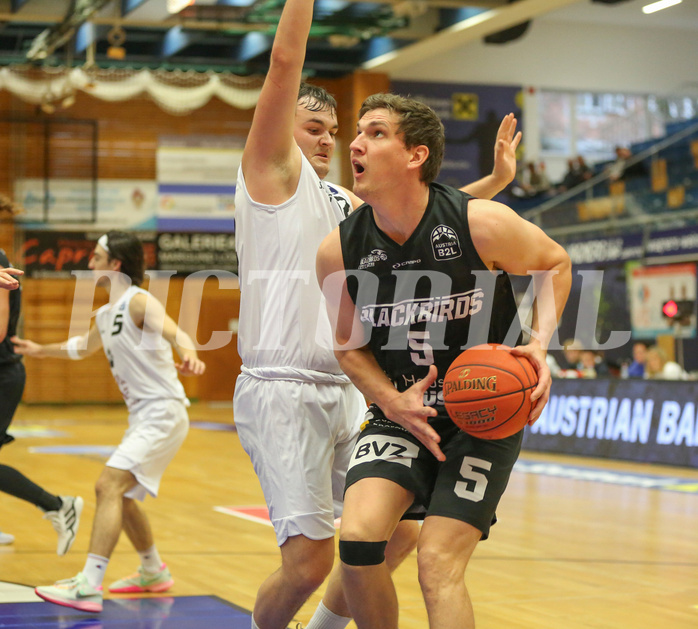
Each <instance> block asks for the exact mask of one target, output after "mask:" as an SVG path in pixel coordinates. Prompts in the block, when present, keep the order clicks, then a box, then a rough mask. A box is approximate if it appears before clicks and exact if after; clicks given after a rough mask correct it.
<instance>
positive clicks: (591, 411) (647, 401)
mask: <svg viewBox="0 0 698 629" xmlns="http://www.w3.org/2000/svg"><path fill="white" fill-rule="evenodd" d="M695 388H696V385H695V383H693V382H672V381H666V380H618V379H596V380H591V379H580V380H554V381H553V386H552V390H551V396H550V401H549V402H548V405H547V406H546V407H545V409H544V410H543V414H542V415H541V417H540V418H539V419H538V421H537V422H536V423H535V424H534V425H533V426H529V427H527V428H526V429H525V431H524V448H526V449H528V450H535V451H541V452H558V453H561V454H578V455H584V456H592V457H600V458H608V459H623V460H628V461H640V462H645V463H661V464H666V465H682V466H686V467H695V468H698V448H696V446H698V417H697V413H698V409H697V408H696V396H695Z"/></svg>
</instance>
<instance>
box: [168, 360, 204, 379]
mask: <svg viewBox="0 0 698 629" xmlns="http://www.w3.org/2000/svg"><path fill="white" fill-rule="evenodd" d="M175 367H176V368H177V371H179V373H181V374H182V375H183V376H200V375H202V374H203V373H204V372H205V371H206V364H205V363H204V361H202V360H200V359H198V358H194V357H193V356H185V357H184V358H182V362H181V363H175Z"/></svg>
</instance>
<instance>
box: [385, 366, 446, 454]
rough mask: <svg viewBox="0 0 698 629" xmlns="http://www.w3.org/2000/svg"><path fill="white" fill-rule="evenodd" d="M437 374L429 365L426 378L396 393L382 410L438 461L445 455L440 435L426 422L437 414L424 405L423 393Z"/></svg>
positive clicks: (433, 409) (434, 367)
mask: <svg viewBox="0 0 698 629" xmlns="http://www.w3.org/2000/svg"><path fill="white" fill-rule="evenodd" d="M437 375H438V370H437V369H436V366H435V365H431V366H430V367H429V373H428V375H427V377H426V378H424V379H423V380H419V381H418V382H415V383H414V384H413V385H412V386H411V387H410V388H409V389H407V390H406V391H403V392H402V393H398V394H397V395H396V396H395V397H394V398H393V399H392V400H390V402H389V403H388V404H387V406H388V408H383V409H382V410H383V412H384V413H385V416H386V417H387V418H388V419H389V420H391V421H394V422H395V423H396V424H400V426H402V427H403V428H405V429H406V430H409V431H410V432H411V433H412V434H413V435H414V436H415V437H417V439H419V440H420V441H421V442H422V443H423V444H424V445H425V446H426V447H427V448H428V449H429V451H430V452H431V453H432V454H433V455H434V456H435V457H436V458H437V459H438V460H439V461H445V460H446V457H445V456H444V453H443V452H441V448H440V447H439V441H441V437H439V434H438V433H437V432H436V431H435V430H434V429H433V428H432V427H431V426H430V425H429V423H428V419H429V418H430V417H434V416H435V415H436V414H437V413H436V409H435V408H432V407H430V406H424V393H425V392H426V390H427V389H428V388H429V387H430V386H431V385H432V384H433V383H434V381H435V380H436V376H437Z"/></svg>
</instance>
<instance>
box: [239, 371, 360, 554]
mask: <svg viewBox="0 0 698 629" xmlns="http://www.w3.org/2000/svg"><path fill="white" fill-rule="evenodd" d="M365 412H366V402H365V401H364V398H363V396H362V395H361V394H360V393H359V391H358V390H357V389H356V388H355V387H354V386H353V385H351V384H325V383H311V382H300V381H291V380H265V379H261V378H257V377H254V376H251V375H248V374H244V373H243V374H241V375H240V376H238V379H237V382H236V385H235V398H234V419H235V426H236V427H237V431H238V436H239V437H240V443H241V444H242V447H243V448H244V449H245V452H247V454H248V455H249V457H250V459H251V460H252V465H253V467H254V470H255V472H256V473H257V476H258V478H259V482H260V484H261V485H262V491H263V492H264V498H265V501H266V503H267V507H268V508H269V517H270V519H271V522H272V524H273V526H274V530H275V532H276V540H277V543H278V544H279V546H281V545H282V544H283V543H284V542H285V541H286V539H287V538H288V537H292V536H294V535H305V536H306V537H307V538H309V539H315V540H318V539H327V538H330V537H333V536H334V534H335V527H334V520H335V518H336V517H339V516H340V515H341V510H342V502H343V498H344V480H345V477H346V472H347V468H348V466H349V460H350V458H351V453H352V450H353V448H354V444H355V442H356V438H357V436H358V434H359V428H360V426H361V421H362V419H363V416H364V414H365Z"/></svg>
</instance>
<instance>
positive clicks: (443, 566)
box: [317, 94, 571, 629]
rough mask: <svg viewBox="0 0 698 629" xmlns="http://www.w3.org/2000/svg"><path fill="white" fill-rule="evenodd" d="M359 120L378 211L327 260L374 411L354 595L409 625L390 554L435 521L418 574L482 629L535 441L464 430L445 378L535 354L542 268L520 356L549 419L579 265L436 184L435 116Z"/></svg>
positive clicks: (395, 112)
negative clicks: (398, 533)
mask: <svg viewBox="0 0 698 629" xmlns="http://www.w3.org/2000/svg"><path fill="white" fill-rule="evenodd" d="M359 117H360V120H359V123H358V133H357V136H356V138H355V140H354V141H353V142H352V144H351V147H350V150H351V154H352V158H351V161H352V166H353V171H354V192H355V194H357V195H358V196H359V197H360V198H362V199H364V201H365V202H366V204H364V205H363V206H362V207H361V208H359V209H358V210H356V211H355V212H354V213H353V214H352V215H350V216H349V218H347V219H346V220H345V221H344V222H342V223H341V224H340V226H339V227H338V228H337V229H336V230H334V231H333V232H332V233H331V234H330V235H329V236H328V237H327V238H326V239H325V240H324V241H323V243H322V245H321V246H320V249H319V252H318V258H317V270H318V279H319V281H320V283H321V285H322V286H323V290H324V291H325V294H326V297H327V302H328V311H329V314H330V319H331V321H333V323H334V324H336V332H335V333H336V341H337V348H336V350H335V351H336V355H337V358H338V360H339V363H340V366H341V367H342V369H343V371H344V372H345V373H346V374H347V375H348V376H349V377H350V378H351V380H352V381H353V382H354V384H356V386H357V387H358V388H359V389H360V390H361V391H362V392H363V393H364V395H365V396H366V397H367V398H368V399H369V400H371V401H372V405H371V407H370V409H369V411H368V414H367V422H366V423H365V424H364V429H363V431H362V433H361V435H360V437H359V440H358V442H357V445H356V447H355V449H354V453H353V456H352V460H351V463H350V468H349V472H348V474H347V487H346V493H345V503H344V513H343V517H342V525H341V530H340V558H341V560H342V581H343V586H344V592H345V595H346V598H347V603H348V605H349V609H350V610H351V613H352V615H353V617H354V619H355V621H356V624H357V626H358V627H359V629H375V628H376V627H380V628H381V629H397V626H398V606H397V598H396V594H395V588H394V586H393V583H392V580H391V577H390V573H389V571H388V570H387V568H386V564H385V561H384V552H383V551H384V548H385V543H386V540H388V539H390V535H391V534H392V531H393V529H394V528H395V526H396V525H397V523H398V522H399V521H400V519H401V518H403V517H408V518H409V517H416V518H423V519H424V525H423V527H422V529H421V532H420V537H419V544H418V567H419V568H418V569H419V580H420V585H421V588H422V593H423V596H424V600H425V603H426V606H427V612H428V616H429V625H430V627H431V628H432V629H456V628H457V629H467V628H472V627H474V626H475V624H474V623H475V621H474V615H473V609H472V605H471V602H470V599H469V596H468V592H467V589H466V587H465V581H464V574H465V569H466V566H467V564H468V560H469V559H470V556H471V555H472V552H473V551H474V549H475V546H476V545H477V543H478V541H480V539H485V538H486V537H487V536H488V534H489V528H490V525H491V524H492V523H493V522H494V520H495V509H496V507H497V503H498V501H499V499H500V497H501V495H502V493H503V492H504V489H505V487H506V484H507V481H508V478H509V475H510V473H511V469H512V467H513V465H514V462H515V461H516V458H517V457H518V454H519V450H520V447H521V440H522V434H523V431H521V432H520V433H518V434H516V435H513V436H512V437H508V438H506V439H499V440H495V441H486V440H481V439H476V438H473V437H470V436H468V435H467V434H465V433H464V432H461V431H460V430H459V429H458V428H456V426H455V425H454V424H453V423H452V422H451V421H450V419H449V418H448V416H447V414H446V412H445V409H444V406H443V399H442V397H441V385H442V382H443V376H444V374H445V372H446V369H447V368H448V366H449V365H450V363H451V361H452V360H453V358H455V356H457V355H458V354H459V353H460V352H461V351H462V350H463V349H465V348H466V347H469V346H472V345H476V344H479V343H483V342H486V341H489V342H494V343H506V344H508V345H517V344H518V343H520V340H519V332H520V330H521V327H520V323H519V322H518V316H517V312H516V305H515V302H514V297H513V293H512V289H511V285H510V283H509V279H508V277H507V275H506V273H512V274H516V275H527V274H530V273H532V272H536V271H537V272H539V273H537V274H536V275H535V276H534V282H535V283H536V287H537V291H536V303H535V304H534V306H535V307H534V316H533V320H532V324H531V341H530V342H529V343H528V344H527V345H518V347H517V348H516V349H515V350H513V351H514V352H515V353H516V354H518V355H522V356H526V357H527V358H528V359H530V360H531V362H532V364H533V365H534V367H535V368H536V371H537V373H538V379H539V383H538V386H537V387H536V389H535V390H534V392H533V394H532V400H533V401H534V406H533V409H532V410H531V413H530V416H529V422H528V423H529V424H532V423H533V422H535V421H536V419H538V417H539V416H540V414H541V412H542V410H543V407H544V406H545V404H546V402H547V400H548V396H549V391H550V384H551V378H550V371H549V369H548V367H547V365H546V362H545V349H546V347H547V344H548V342H549V340H550V338H551V336H552V335H553V334H554V332H555V331H556V327H557V321H558V319H559V317H560V315H561V314H562V310H563V308H564V305H565V302H566V300H567V296H568V293H569V288H570V283H571V270H570V269H571V267H570V260H569V257H568V256H567V254H566V252H565V251H564V249H563V248H562V247H561V246H560V245H558V244H557V243H555V242H554V241H553V240H551V239H550V238H548V237H547V236H546V235H545V234H544V233H543V232H542V231H541V230H540V229H538V228H537V227H536V226H534V225H532V224H531V223H528V222H527V221H525V220H523V219H522V218H520V217H519V216H518V215H517V214H515V213H514V212H513V211H512V210H510V209H509V208H508V207H506V206H504V205H501V204H499V203H495V202H492V201H484V200H478V199H474V198H472V197H469V196H468V195H467V194H464V193H463V192H461V191H458V190H455V189H454V188H450V187H448V186H443V185H440V184H437V183H433V181H434V179H435V178H436V176H437V174H438V171H439V168H440V165H441V160H442V156H443V147H444V131H443V125H442V124H441V122H440V121H439V119H438V117H437V116H436V114H435V113H434V112H433V110H431V109H430V108H429V107H427V106H426V105H423V104H421V103H418V102H417V101H414V100H412V99H406V98H402V97H399V96H395V95H390V94H379V95H374V96H371V97H369V98H368V99H367V100H366V101H365V102H364V104H363V106H362V109H361V111H360V113H359ZM540 272H544V273H540ZM347 277H348V279H346V278H347Z"/></svg>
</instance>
